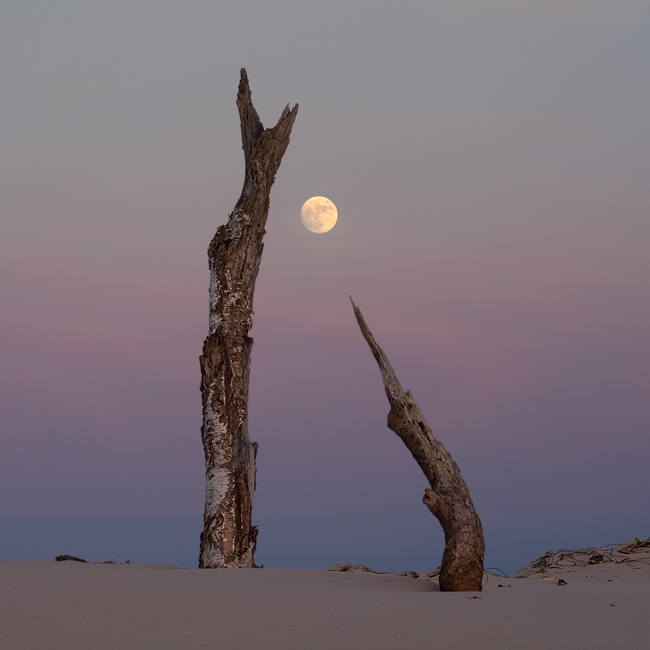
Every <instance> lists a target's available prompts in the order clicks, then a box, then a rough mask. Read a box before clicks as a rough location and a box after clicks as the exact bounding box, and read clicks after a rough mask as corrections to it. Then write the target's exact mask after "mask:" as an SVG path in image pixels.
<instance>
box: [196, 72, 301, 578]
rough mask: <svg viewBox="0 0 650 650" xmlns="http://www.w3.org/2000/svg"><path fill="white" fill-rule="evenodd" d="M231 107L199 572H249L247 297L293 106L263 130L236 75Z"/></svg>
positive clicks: (213, 294)
mask: <svg viewBox="0 0 650 650" xmlns="http://www.w3.org/2000/svg"><path fill="white" fill-rule="evenodd" d="M237 108H238V109H239V117H240V122H241V135H242V147H243V149H244V158H245V163H246V172H245V177H244V187H243V188H242V192H241V196H240V197H239V200H238V201H237V204H236V205H235V209H234V210H233V211H232V213H231V214H230V216H229V217H228V222H227V223H226V224H224V225H222V226H220V227H219V229H218V230H217V233H216V234H215V236H214V238H213V239H212V242H211V243H210V246H209V247H208V262H209V267H210V321H209V332H208V337H207V338H206V339H205V342H204V344H203V354H202V355H201V357H200V363H201V398H202V403H203V426H202V427H201V435H202V438H203V448H204V452H205V476H206V497H205V514H204V521H203V533H202V534H201V552H200V557H199V567H200V568H226V567H254V566H255V563H254V559H253V555H254V553H255V546H256V539H257V528H256V527H255V526H253V525H252V523H251V521H252V510H253V493H254V491H255V473H256V469H255V460H256V455H257V443H251V441H250V439H249V436H248V385H249V376H250V362H251V356H250V355H251V348H252V347H253V339H252V338H250V337H249V336H248V331H249V330H250V328H251V327H252V324H253V321H252V313H253V292H254V290H255V280H256V278H257V273H258V271H259V268H260V261H261V258H262V249H263V248H264V244H263V242H262V240H263V237H264V232H265V231H264V227H265V225H266V220H267V217H268V212H269V195H270V192H271V186H272V185H273V181H274V180H275V174H276V173H277V171H278V168H279V167H280V163H281V162H282V157H283V155H284V153H285V151H286V149H287V146H288V145H289V136H290V135H291V129H292V127H293V123H294V120H295V119H296V114H297V112H298V105H297V104H296V105H295V106H294V107H293V109H291V110H289V106H288V105H287V107H286V108H285V109H284V111H283V112H282V115H281V116H280V119H279V120H278V123H277V124H276V125H275V126H274V127H273V128H270V129H265V128H264V126H263V125H262V122H261V121H260V118H259V116H258V115H257V111H256V110H255V107H254V106H253V102H252V100H251V91H250V87H249V85H248V76H247V74H246V70H244V69H243V68H242V70H241V80H240V82H239V92H238V94H237Z"/></svg>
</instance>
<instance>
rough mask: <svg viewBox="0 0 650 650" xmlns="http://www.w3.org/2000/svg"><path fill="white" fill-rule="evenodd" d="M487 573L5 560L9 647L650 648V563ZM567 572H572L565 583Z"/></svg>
mask: <svg viewBox="0 0 650 650" xmlns="http://www.w3.org/2000/svg"><path fill="white" fill-rule="evenodd" d="M635 564H636V565H638V566H635V565H633V564H630V563H622V564H615V563H602V564H597V565H588V566H581V567H580V566H570V567H562V568H555V569H551V568H549V569H545V571H544V572H543V573H540V572H536V573H533V574H531V575H530V576H529V577H519V578H514V577H512V578H509V579H508V578H499V577H498V576H494V575H488V576H486V579H487V583H486V585H485V587H484V590H483V592H481V593H441V592H440V591H439V590H438V586H437V585H436V584H435V582H433V581H431V580H427V579H421V578H420V579H414V578H409V577H397V576H393V575H384V574H372V573H357V572H332V571H300V570H285V569H224V570H214V571H199V570H198V569H197V570H189V569H178V568H175V567H167V566H154V565H137V564H111V565H104V564H90V563H89V564H81V563H78V562H54V561H52V562H3V563H0V648H2V649H3V650H104V649H105V650H109V649H110V650H116V649H119V650H131V649H132V650H149V649H151V650H167V649H169V650H172V649H173V650H195V649H196V650H198V649H201V650H208V649H210V650H212V649H219V650H235V649H238V650H275V649H277V650H292V649H295V650H308V649H309V650H311V649H314V650H320V649H328V650H330V649H331V650H347V649H349V650H361V649H364V650H365V649H367V650H419V649H423V650H424V649H425V648H426V649H427V650H429V649H431V648H444V649H445V650H474V649H475V650H490V649H498V650H507V649H510V648H512V649H517V650H526V649H529V648H530V649H551V648H552V649H554V650H555V649H558V650H561V649H564V648H566V649H567V650H569V649H570V650H580V649H582V648H584V649H585V650H598V649H601V648H602V649H603V650H626V649H630V650H632V649H634V650H639V649H640V648H644V647H648V646H647V644H648V642H649V641H648V639H649V638H650V566H649V565H648V564H645V563H643V562H637V563H635ZM560 580H563V581H564V582H566V583H567V584H561V583H560V582H559V581H560Z"/></svg>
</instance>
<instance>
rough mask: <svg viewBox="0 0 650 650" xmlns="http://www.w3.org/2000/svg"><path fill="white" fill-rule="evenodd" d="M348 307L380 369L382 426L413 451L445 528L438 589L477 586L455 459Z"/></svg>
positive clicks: (476, 551)
mask: <svg viewBox="0 0 650 650" xmlns="http://www.w3.org/2000/svg"><path fill="white" fill-rule="evenodd" d="M350 300H351V301H352V298H350ZM352 307H353V308H354V315H355V316H356V318H357V323H358V324H359V327H360V329H361V333H362V334H363V337H364V338H365V339H366V341H367V343H368V345H369V346H370V350H371V351H372V354H373V356H374V357H375V360H376V361H377V363H378V364H379V368H380V370H381V375H382V378H383V380H384V388H385V389H386V395H387V397H388V401H389V403H390V413H389V414H388V426H389V427H390V428H391V429H392V430H393V431H394V432H395V433H396V434H397V435H398V436H399V437H400V438H401V439H402V441H403V442H404V444H405V445H406V446H407V448H408V450H409V451H410V452H411V454H413V458H415V460H416V461H417V463H418V465H419V466H420V468H421V469H422V471H423V472H424V475H425V476H426V477H427V480H428V481H429V484H430V485H431V489H430V490H429V489H427V490H425V494H424V498H423V502H424V503H425V504H426V505H427V506H428V507H429V510H431V512H432V513H433V514H434V515H435V516H436V517H437V519H438V521H439V522H440V524H441V526H442V529H443V531H444V533H445V552H444V554H443V556H442V565H441V569H440V589H441V590H442V591H481V590H482V582H483V556H484V554H485V544H484V541H483V526H482V525H481V520H480V519H479V517H478V514H476V509H475V508H474V504H473V502H472V498H471V497H470V495H469V490H468V489H467V485H466V484H465V481H464V480H463V477H462V476H461V475H460V470H459V469H458V465H456V463H455V462H454V460H453V459H452V457H451V456H450V455H449V453H448V452H447V450H446V449H445V448H444V447H443V446H442V443H441V442H439V441H438V440H436V439H435V438H434V437H433V434H432V432H431V428H430V427H429V425H428V424H427V422H426V420H425V419H424V416H423V415H422V413H421V412H420V409H419V407H418V405H417V404H416V403H415V400H414V399H413V395H411V391H408V390H407V391H404V390H403V388H402V386H401V385H400V383H399V380H398V379H397V376H396V375H395V371H394V370H393V368H392V366H391V365H390V362H389V361H388V357H387V356H386V355H385V354H384V351H383V350H382V349H381V348H380V347H379V345H378V344H377V342H376V341H375V339H374V337H373V336H372V333H371V332H370V329H369V328H368V325H367V324H366V321H365V320H364V318H363V315H362V314H361V311H360V310H359V308H358V307H357V306H356V305H355V304H354V302H353V301H352Z"/></svg>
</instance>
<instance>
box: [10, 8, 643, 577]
mask: <svg viewBox="0 0 650 650" xmlns="http://www.w3.org/2000/svg"><path fill="white" fill-rule="evenodd" d="M649 60H650V5H648V3H647V2H646V1H645V0H644V1H639V2H637V1H635V0H619V1H618V2H611V0H610V1H607V2H603V1H599V0H594V1H582V0H563V1H562V2H559V1H555V0H544V1H542V0H540V1H532V0H530V1H526V0H503V1H500V0H480V1H479V0H470V1H463V0H458V1H454V2H452V1H451V0H449V1H443V0H439V1H426V0H420V1H415V0H413V1H411V0H401V1H400V2H370V1H363V2H355V1H351V0H346V1H345V2H340V1H337V0H328V1H327V2H302V1H301V2H298V1H295V2H294V1H285V0H282V1H270V0H265V1H264V2H261V1H260V2H249V1H246V0H237V1H233V2H215V1H212V2H208V1H207V0H183V1H182V2H180V1H172V0H155V1H154V0H138V1H133V0H129V1H128V2H127V1H125V0H111V1H110V2H88V1H87V0H84V1H73V0H58V1H57V2H50V1H49V0H28V1H25V0H4V2H3V3H2V5H1V6H0V78H1V79H2V95H1V97H0V143H1V151H2V153H1V154H0V233H1V236H0V300H1V303H0V304H1V321H0V360H1V361H0V435H1V441H2V453H1V454H0V560H32V559H52V558H53V557H54V556H55V555H57V554H59V553H71V554H74V555H81V556H82V557H86V559H89V560H106V559H115V560H116V561H125V560H127V559H129V560H131V561H133V562H136V561H137V562H156V563H166V564H175V565H179V566H188V567H194V566H196V564H197V561H198V552H199V534H200V531H201V529H202V515H203V500H204V474H203V450H202V445H201V439H200V431H199V430H200V423H201V402H200V392H199V379H200V371H199V364H198V356H199V354H200V352H201V346H202V342H203V339H204V338H205V336H206V334H207V324H208V323H207V321H208V294H207V288H208V281H209V278H208V268H207V255H206V250H207V245H208V243H209V241H210V239H211V238H212V236H213V235H214V232H215V231H216V228H217V227H218V225H220V224H221V223H224V222H225V220H226V219H227V216H228V214H229V212H230V211H231V210H232V208H233V207H234V204H235V202H236V200H237V198H238V196H239V192H240V190H241V186H242V183H243V167H244V162H243V152H242V150H241V141H240V133H239V118H238V114H237V109H236V105H235V98H236V93H237V84H238V80H239V69H240V68H241V67H246V69H247V71H248V74H249V78H250V83H251V89H252V93H253V101H254V103H255V106H256V108H257V110H258V112H259V114H260V116H261V118H262V121H263V122H264V124H265V125H266V126H272V125H273V124H275V122H276V120H277V119H278V117H279V115H280V113H281V111H282V108H283V107H284V106H285V104H287V103H288V102H290V103H291V104H293V103H294V102H298V103H299V104H300V111H299V114H298V118H297V120H296V123H295V126H294V130H293V134H292V139H291V144H290V145H289V148H288V150H287V153H286V155H285V158H284V161H283V163H282V166H281V168H280V171H279V173H278V176H277V179H276V184H275V186H274V188H273V191H272V193H271V211H270V216H269V221H268V225H267V231H268V232H267V236H266V247H265V251H264V257H263V259H262V266H261V271H260V276H259V279H258V282H257V290H256V294H255V316H254V327H253V330H252V332H251V333H252V335H253V337H254V338H255V347H254V350H253V363H252V379H251V401H250V434H251V438H252V440H254V441H257V442H258V443H259V444H260V449H259V453H258V488H257V492H256V497H255V498H256V501H255V507H254V522H255V523H257V524H258V525H259V527H260V535H259V540H258V551H257V554H256V559H257V561H258V563H264V564H265V565H266V566H273V567H289V568H294V567H295V568H314V569H318V568H324V567H327V566H329V565H331V564H334V563H335V562H352V563H354V564H366V565H368V566H370V567H372V568H374V569H376V570H382V571H387V570H389V569H391V568H392V569H393V570H394V571H395V570H411V569H415V570H427V571H430V570H433V569H434V568H435V567H436V566H438V564H439V562H440V558H441V554H442V550H443V546H444V542H443V535H442V530H441V528H440V526H439V525H438V523H437V521H436V520H435V519H434V518H433V517H432V516H431V514H430V513H429V511H428V509H427V508H426V507H425V506H424V505H422V503H421V498H422V495H423V492H424V488H425V487H426V482H425V479H424V477H423V475H422V474H421V472H420V470H419V468H418V467H417V465H416V464H415V461H413V459H412V458H411V457H410V455H409V454H408V452H407V451H406V448H405V447H404V446H403V444H402V443H401V441H399V439H398V438H397V436H396V435H395V434H394V433H393V432H391V431H390V430H389V429H387V427H386V416H387V413H388V402H387V400H386V397H385V395H384V392H383V387H382V383H381V377H380V373H379V370H378V368H377V366H376V364H375V362H374V360H373V358H372V356H371V353H370V351H369V349H368V347H367V345H366V344H365V342H364V341H363V339H362V337H361V334H360V333H359V331H358V328H357V325H356V322H355V320H354V316H353V313H352V309H351V306H350V303H349V299H348V294H351V295H352V296H353V298H354V300H355V302H356V303H357V304H358V305H359V306H360V308H361V309H362V311H363V313H364V316H365V317H366V320H367V321H368V324H369V325H370V327H371V329H372V330H373V333H374V335H375V337H376V338H377V340H378V342H379V343H380V345H381V346H382V347H383V349H384V350H385V352H386V353H387V354H388V356H389V358H390V360H391V362H392V364H393V366H394V368H395V370H396V372H397V374H398V377H399V378H400V381H401V383H402V385H403V386H404V387H405V388H409V389H411V390H412V392H413V394H414V396H415V399H416V400H417V402H418V403H419V405H420V407H421V409H422V411H423V413H424V415H425V417H426V418H427V420H428V422H429V424H430V425H431V427H432V429H433V431H434V434H435V435H436V436H437V437H438V438H439V439H440V440H441V441H442V442H443V444H444V445H445V446H446V448H447V449H448V450H449V451H450V453H451V454H452V456H453V457H454V459H455V460H456V461H457V462H458V464H459V466H460V468H461V471H462V473H463V476H464V478H465V480H466V482H467V483H468V485H469V488H470V491H471V493H472V496H473V498H474V501H475V504H476V506H477V509H478V512H479V515H480V516H481V518H482V520H483V524H484V528H485V536H486V545H487V554H486V566H498V567H500V568H502V569H503V570H505V571H507V572H512V571H514V570H516V569H517V568H519V567H520V566H521V565H523V564H525V563H526V562H528V561H530V560H532V559H534V558H535V557H537V556H538V555H540V554H542V553H544V552H545V551H546V550H549V549H551V548H561V547H581V546H600V545H605V544H610V543H620V542H623V541H626V540H628V539H631V538H634V537H635V536H636V537H639V538H647V537H648V536H649V535H650V517H649V514H650V513H649V506H648V499H647V495H648V493H649V491H650V472H649V471H648V461H649V458H650V381H649V380H650V293H649V291H648V283H649V281H650V190H649V189H648V187H649V182H648V178H649V171H650V147H649V145H650V123H649V121H648V115H650V67H649V66H648V61H649ZM314 195H323V196H327V197H329V198H330V199H332V200H333V201H334V202H335V203H336V205H337V207H338V210H339V221H338V223H337V225H336V227H335V228H334V229H333V230H332V231H331V232H329V233H327V234H323V235H315V234H313V233H310V232H308V231H307V230H306V229H305V228H304V227H303V226H302V225H301V222H300V216H299V212H300V207H301V205H302V203H303V202H304V201H305V200H306V199H308V198H309V197H311V196H314Z"/></svg>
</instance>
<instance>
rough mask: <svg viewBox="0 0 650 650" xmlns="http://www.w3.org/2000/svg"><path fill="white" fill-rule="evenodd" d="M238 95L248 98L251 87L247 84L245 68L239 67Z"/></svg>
mask: <svg viewBox="0 0 650 650" xmlns="http://www.w3.org/2000/svg"><path fill="white" fill-rule="evenodd" d="M239 95H240V96H243V97H246V98H250V96H251V88H250V85H249V84H248V74H247V73H246V68H242V69H241V76H240V78H239Z"/></svg>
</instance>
